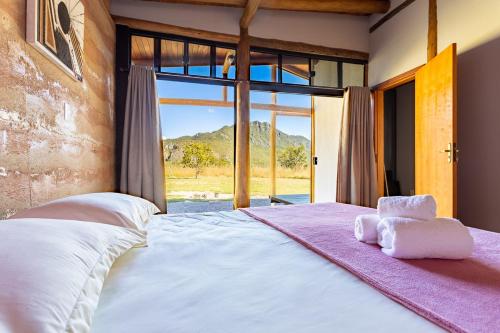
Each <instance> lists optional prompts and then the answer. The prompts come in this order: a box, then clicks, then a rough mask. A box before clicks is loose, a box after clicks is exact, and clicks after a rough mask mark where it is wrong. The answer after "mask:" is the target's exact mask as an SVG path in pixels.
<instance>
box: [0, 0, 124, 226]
mask: <svg viewBox="0 0 500 333" xmlns="http://www.w3.org/2000/svg"><path fill="white" fill-rule="evenodd" d="M40 1H42V0H40ZM45 2H49V4H47V5H46V6H55V10H54V7H47V8H52V10H53V12H55V13H56V14H53V15H60V17H58V18H57V19H58V20H59V21H54V22H56V23H61V24H60V25H59V27H60V28H61V27H62V30H61V31H62V33H63V34H64V33H66V35H67V36H68V38H67V39H66V41H69V43H70V44H71V41H72V40H75V39H74V38H80V39H81V38H82V37H81V31H77V33H80V35H78V34H76V36H77V37H74V36H75V34H73V30H71V28H68V29H67V27H69V25H66V26H65V24H64V23H65V22H64V21H63V19H64V18H65V17H64V15H63V14H64V12H63V11H61V10H62V9H61V8H57V7H58V6H59V5H60V3H66V2H68V1H64V0H63V1H60V0H55V1H49V0H45V1H44V3H45ZM29 3H30V1H26V0H9V1H2V2H0V218H6V217H8V216H9V215H11V214H13V213H15V212H16V211H18V210H22V209H25V208H29V207H31V206H35V205H38V204H41V203H44V202H46V201H49V200H52V199H55V198H59V197H62V196H65V195H70V194H78V193H85V192H94V191H111V190H113V189H114V187H115V184H114V156H113V154H114V142H115V130H114V81H115V80H114V70H115V68H114V67H115V27H114V23H113V21H112V19H111V17H110V15H109V11H108V7H109V1H106V0H82V1H81V4H82V5H83V8H85V12H84V15H82V16H83V20H82V21H83V24H82V27H83V36H84V37H83V38H84V39H83V40H84V43H82V44H83V48H82V50H81V51H82V52H81V56H79V54H80V53H79V52H77V54H76V56H75V55H74V54H72V56H73V60H74V61H75V62H77V60H78V62H80V64H81V69H82V70H81V77H82V79H81V81H80V80H79V79H75V77H74V76H73V77H72V76H71V75H69V74H68V73H67V71H64V70H63V69H62V68H61V66H58V65H56V63H55V62H54V60H53V59H52V60H51V59H49V57H47V56H46V55H43V54H42V53H41V52H39V50H37V49H36V48H35V47H33V46H32V44H30V43H27V42H26V13H27V6H28V9H29V8H30V7H29ZM44 6H45V4H44ZM61 6H63V5H60V6H59V7H61ZM41 7H43V6H41ZM63 9H64V8H63ZM58 10H59V11H58ZM61 13H62V14H61ZM66 19H67V18H66ZM72 19H75V20H77V21H80V19H79V18H77V17H74V18H72ZM49 21H50V20H48V22H49ZM50 27H51V28H52V29H53V30H54V31H55V29H54V27H53V26H50ZM70 30H71V31H70ZM54 37H55V38H54ZM60 39H61V37H60V35H58V32H57V31H56V32H53V33H51V34H48V35H47V40H48V43H49V44H50V43H52V45H55V46H57V48H59V49H60V44H58V43H60ZM65 47H66V46H65ZM70 49H71V47H70ZM77 58H79V59H77Z"/></svg>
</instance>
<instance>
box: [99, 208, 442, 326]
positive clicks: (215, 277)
mask: <svg viewBox="0 0 500 333" xmlns="http://www.w3.org/2000/svg"><path fill="white" fill-rule="evenodd" d="M147 231H148V244H149V246H148V247H147V248H135V249H132V250H130V251H128V252H127V253H126V254H125V255H123V256H122V257H120V258H119V259H118V260H117V261H116V262H115V264H114V265H113V268H112V269H111V271H110V274H109V276H108V277H107V279H106V281H105V283H104V287H103V290H102V293H101V296H100V299H99V305H98V307H97V310H96V313H95V316H94V319H93V324H92V330H91V331H92V332H95V333H104V332H105V333H108V332H334V331H337V332H362V331H369V332H402V331H404V332H407V333H410V332H442V331H443V330H442V329H441V328H440V327H438V326H436V325H435V324H433V323H431V322H430V321H428V320H426V319H424V318H422V317H420V316H419V315H417V314H416V313H414V312H413V311H411V310H408V309H407V308H405V307H403V306H402V305H400V304H398V303H396V302H395V301H393V300H391V299H389V298H388V297H386V296H384V295H383V294H381V293H380V292H379V291H378V290H376V289H374V288H373V287H371V286H369V285H368V284H366V283H364V282H363V281H361V280H360V279H359V278H357V277H356V276H354V275H353V274H351V273H349V272H348V271H346V270H344V269H343V268H341V267H339V266H337V265H335V264H333V263H331V262H330V261H328V260H326V259H324V258H323V257H321V256H319V255H317V254H315V253H314V252H312V251H310V250H308V249H306V248H305V247H303V246H302V245H300V244H299V243H297V242H296V241H294V240H292V239H290V238H289V237H287V236H286V235H284V234H283V233H281V232H279V231H277V230H275V229H273V228H271V227H269V226H267V225H266V224H264V223H261V222H259V221H257V220H255V219H253V218H252V217H249V216H248V215H246V214H244V213H243V212H240V211H232V212H217V213H197V214H177V215H156V216H154V217H152V218H151V220H150V222H149V224H148V226H147Z"/></svg>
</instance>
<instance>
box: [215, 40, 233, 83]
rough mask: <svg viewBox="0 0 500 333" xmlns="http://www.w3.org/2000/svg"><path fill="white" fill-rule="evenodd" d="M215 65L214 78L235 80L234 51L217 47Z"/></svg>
mask: <svg viewBox="0 0 500 333" xmlns="http://www.w3.org/2000/svg"><path fill="white" fill-rule="evenodd" d="M215 65H216V67H215V73H216V75H215V76H216V77H219V78H224V79H233V80H234V79H236V50H233V49H225V48H221V47H217V48H216V49H215Z"/></svg>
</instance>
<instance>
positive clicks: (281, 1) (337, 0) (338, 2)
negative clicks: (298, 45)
mask: <svg viewBox="0 0 500 333" xmlns="http://www.w3.org/2000/svg"><path fill="white" fill-rule="evenodd" d="M145 1H154V2H165V3H181V4H190V5H209V6H224V7H238V8H244V7H245V5H246V1H245V0H145ZM260 7H261V8H262V9H273V10H294V11H305V12H322V13H340V14H357V15H369V14H374V13H385V12H387V11H388V10H389V7H390V1H389V0H262V1H261V6H260Z"/></svg>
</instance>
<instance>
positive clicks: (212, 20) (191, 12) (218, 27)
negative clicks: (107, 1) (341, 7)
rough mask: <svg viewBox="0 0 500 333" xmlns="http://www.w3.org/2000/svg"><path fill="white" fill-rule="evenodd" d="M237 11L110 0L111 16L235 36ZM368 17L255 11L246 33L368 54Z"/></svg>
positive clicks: (237, 31) (238, 15)
mask: <svg viewBox="0 0 500 333" xmlns="http://www.w3.org/2000/svg"><path fill="white" fill-rule="evenodd" d="M242 12H243V10H242V9H241V8H229V7H215V6H194V5H181V4H171V3H159V2H148V1H137V0H113V1H112V2H111V13H112V14H113V15H120V16H126V17H132V18H137V19H145V20H150V21H155V22H160V23H168V24H173V25H177V26H182V27H189V28H196V29H202V30H208V31H214V32H222V33H228V34H234V35H238V34H239V19H240V17H241V14H242ZM368 20H369V19H368V17H365V16H356V15H337V14H328V13H324V14H320V13H304V12H291V11H270V10H259V11H258V12H257V14H256V16H255V18H254V21H253V22H252V24H251V25H250V29H249V33H250V34H251V35H253V36H257V37H265V38H276V39H282V40H288V41H294V42H305V43H310V44H317V45H323V46H329V47H336V48H344V49H351V50H357V51H364V52H368V48H369V45H368V44H369V43H368V25H369V22H368Z"/></svg>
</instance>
